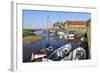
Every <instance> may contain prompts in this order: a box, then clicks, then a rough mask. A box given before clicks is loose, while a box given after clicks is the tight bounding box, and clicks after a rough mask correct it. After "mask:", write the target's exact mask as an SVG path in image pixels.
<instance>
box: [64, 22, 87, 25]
mask: <svg viewBox="0 0 100 73" xmlns="http://www.w3.org/2000/svg"><path fill="white" fill-rule="evenodd" d="M65 23H68V24H70V25H84V24H86V22H85V21H65Z"/></svg>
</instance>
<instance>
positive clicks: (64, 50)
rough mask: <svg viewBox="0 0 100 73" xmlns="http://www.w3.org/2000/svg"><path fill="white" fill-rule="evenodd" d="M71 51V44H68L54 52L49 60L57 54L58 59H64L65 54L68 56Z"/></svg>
mask: <svg viewBox="0 0 100 73" xmlns="http://www.w3.org/2000/svg"><path fill="white" fill-rule="evenodd" d="M70 50H71V44H70V43H69V44H66V45H64V46H62V47H60V48H58V49H56V50H55V51H53V52H52V53H51V54H50V55H49V56H48V58H50V57H51V56H53V55H54V54H55V53H57V57H63V54H67V53H68V52H69V51H70Z"/></svg>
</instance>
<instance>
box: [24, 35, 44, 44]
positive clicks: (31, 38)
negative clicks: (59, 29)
mask: <svg viewBox="0 0 100 73" xmlns="http://www.w3.org/2000/svg"><path fill="white" fill-rule="evenodd" d="M43 39H44V37H43V36H37V35H29V36H25V37H23V43H24V44H30V43H32V42H37V41H40V40H43Z"/></svg>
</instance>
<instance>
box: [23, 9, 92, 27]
mask: <svg viewBox="0 0 100 73" xmlns="http://www.w3.org/2000/svg"><path fill="white" fill-rule="evenodd" d="M90 18H91V14H90V13H83V12H81V13H80V12H60V11H59V12H56V11H41V10H40V11H36V10H23V13H22V24H23V28H24V29H44V28H47V26H49V27H52V25H53V24H54V23H56V22H58V21H59V22H64V21H67V20H74V21H75V20H76V21H86V20H88V19H90Z"/></svg>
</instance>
